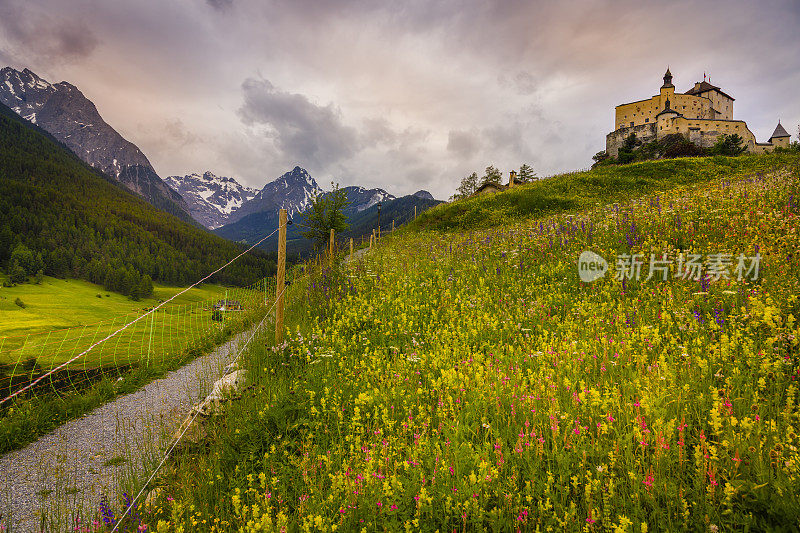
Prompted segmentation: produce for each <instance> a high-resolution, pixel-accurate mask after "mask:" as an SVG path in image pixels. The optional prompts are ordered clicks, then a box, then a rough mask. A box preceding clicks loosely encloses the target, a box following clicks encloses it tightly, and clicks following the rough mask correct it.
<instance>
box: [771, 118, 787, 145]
mask: <svg viewBox="0 0 800 533" xmlns="http://www.w3.org/2000/svg"><path fill="white" fill-rule="evenodd" d="M790 138H791V135H789V132H787V131H786V130H785V129H784V127H783V126H782V125H781V121H780V120H779V121H778V125H777V126H775V131H773V132H772V137H770V138H769V142H770V143H772V144H774V145H775V147H776V148H788V147H789V139H790Z"/></svg>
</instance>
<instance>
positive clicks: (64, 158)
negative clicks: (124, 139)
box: [0, 105, 274, 295]
mask: <svg viewBox="0 0 800 533" xmlns="http://www.w3.org/2000/svg"><path fill="white" fill-rule="evenodd" d="M0 213H3V216H2V217H0V267H2V268H4V269H5V270H6V271H7V273H8V274H9V276H11V277H20V278H23V279H24V278H25V277H30V276H33V275H34V274H35V273H36V272H37V271H38V270H40V269H41V270H43V272H44V274H47V275H52V276H55V277H61V278H63V277H75V278H80V279H85V280H88V281H92V282H94V283H99V284H103V285H104V286H105V287H107V288H109V289H112V290H115V291H118V292H122V293H124V294H131V295H135V294H136V292H138V291H137V288H138V287H140V286H141V285H142V279H143V277H145V276H149V278H150V279H152V280H155V281H159V282H161V283H165V284H171V285H186V284H188V283H190V282H193V281H196V280H197V279H199V278H201V277H202V276H204V275H205V274H207V273H208V272H211V271H213V270H214V269H216V268H217V267H219V266H221V265H222V264H224V263H225V262H226V261H227V260H228V259H230V258H232V257H234V256H235V255H237V254H238V253H239V252H240V251H241V250H242V248H241V246H240V245H236V244H234V243H231V242H229V241H225V240H224V239H221V238H219V237H216V236H214V235H211V234H209V233H208V232H206V231H204V230H201V229H199V228H197V227H195V226H192V225H190V224H187V223H185V222H182V221H181V220H179V219H177V218H175V217H174V216H171V215H168V214H167V213H164V212H162V211H159V210H157V209H156V208H154V207H152V206H151V205H149V204H148V203H147V202H145V201H144V200H142V199H140V198H138V197H136V196H134V195H132V194H130V193H129V192H127V191H126V190H124V189H122V188H121V187H119V186H117V185H116V184H114V183H111V182H110V180H109V179H108V178H106V177H105V176H104V175H102V174H100V173H99V172H97V171H95V170H94V169H92V168H90V167H89V166H87V165H86V164H85V163H83V162H82V161H81V160H80V159H78V158H77V157H76V156H75V155H74V154H72V153H71V152H69V151H68V150H66V149H65V148H64V147H63V146H62V145H60V144H58V143H56V142H55V141H53V139H52V138H51V137H50V136H48V135H46V134H45V133H44V132H43V131H42V130H40V129H39V128H37V127H36V126H35V125H32V124H30V123H28V122H27V121H25V120H23V119H21V118H20V117H18V116H17V115H16V113H14V112H13V111H11V110H10V109H8V108H7V107H5V106H2V105H0ZM15 252H16V253H15ZM273 271H274V262H273V261H271V260H269V259H268V258H267V257H266V256H265V255H263V254H255V255H250V256H247V257H243V258H242V259H241V260H239V261H237V263H235V264H234V265H232V266H231V267H230V268H228V269H226V270H225V271H224V272H223V273H221V274H219V275H218V276H217V277H216V279H215V280H214V281H215V282H217V283H225V284H238V285H247V284H250V283H254V282H255V281H257V280H258V279H261V278H262V277H264V276H266V275H269V274H270V273H271V272H273Z"/></svg>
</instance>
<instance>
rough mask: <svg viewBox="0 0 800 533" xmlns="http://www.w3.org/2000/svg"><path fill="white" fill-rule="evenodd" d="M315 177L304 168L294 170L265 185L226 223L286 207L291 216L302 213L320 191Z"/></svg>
mask: <svg viewBox="0 0 800 533" xmlns="http://www.w3.org/2000/svg"><path fill="white" fill-rule="evenodd" d="M319 189H320V188H319V186H318V185H317V182H316V181H314V178H312V177H311V175H310V174H309V173H308V172H307V171H306V170H305V169H303V168H300V167H294V168H293V169H292V170H290V171H289V172H287V173H286V174H284V175H283V176H281V177H279V178H278V179H276V180H274V181H271V182H269V183H267V184H266V185H264V188H263V189H261V190H260V191H258V193H256V195H255V196H254V197H253V198H252V199H251V200H250V201H248V202H245V203H244V204H243V205H242V206H241V207H240V208H239V209H237V210H236V211H234V212H233V213H232V214H231V215H230V216H229V217H228V221H227V222H226V223H228V224H229V223H231V222H236V221H239V220H241V219H243V218H244V217H246V216H248V215H252V214H253V213H262V212H269V213H273V212H277V211H278V210H279V209H286V211H287V213H288V215H289V217H291V216H292V215H294V214H295V213H301V212H303V211H305V210H306V208H307V207H308V206H309V204H310V201H311V198H312V196H314V194H315V193H316V192H317V191H319Z"/></svg>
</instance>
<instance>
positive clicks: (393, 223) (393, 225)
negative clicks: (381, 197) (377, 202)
mask: <svg viewBox="0 0 800 533" xmlns="http://www.w3.org/2000/svg"><path fill="white" fill-rule="evenodd" d="M392 233H394V219H392Z"/></svg>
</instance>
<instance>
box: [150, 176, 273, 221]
mask: <svg viewBox="0 0 800 533" xmlns="http://www.w3.org/2000/svg"><path fill="white" fill-rule="evenodd" d="M164 182H165V183H166V184H167V185H169V186H170V187H171V188H172V189H173V190H175V191H176V192H178V193H179V194H180V195H181V196H183V199H184V200H186V203H187V204H188V205H189V212H190V213H191V215H192V217H193V218H194V219H195V220H197V221H198V222H200V223H201V224H202V225H204V226H205V227H207V228H209V229H215V228H218V227H220V226H222V225H223V224H225V222H226V221H227V220H228V217H229V216H230V215H231V214H232V213H234V212H235V211H237V210H238V209H239V208H240V207H241V206H242V205H244V204H245V203H246V202H248V201H249V200H251V199H252V198H253V197H254V196H255V195H256V193H257V192H258V191H256V190H255V189H251V188H250V187H245V186H243V185H241V184H240V183H239V182H238V181H236V180H235V179H234V178H229V177H227V176H217V175H216V174H214V173H213V172H211V171H206V172H203V173H202V174H199V173H194V174H187V175H186V176H167V177H166V178H164Z"/></svg>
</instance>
